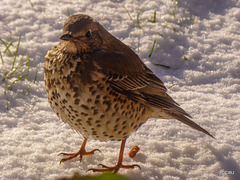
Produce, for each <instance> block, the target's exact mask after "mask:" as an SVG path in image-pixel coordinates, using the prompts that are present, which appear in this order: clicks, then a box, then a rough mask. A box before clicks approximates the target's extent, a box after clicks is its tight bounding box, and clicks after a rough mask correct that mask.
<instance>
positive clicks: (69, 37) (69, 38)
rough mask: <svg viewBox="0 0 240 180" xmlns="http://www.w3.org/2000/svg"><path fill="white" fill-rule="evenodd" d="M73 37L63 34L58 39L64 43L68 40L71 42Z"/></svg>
mask: <svg viewBox="0 0 240 180" xmlns="http://www.w3.org/2000/svg"><path fill="white" fill-rule="evenodd" d="M72 38H73V37H72V36H71V35H70V34H68V33H66V34H63V35H62V36H61V37H60V39H61V40H64V41H69V40H71V39H72Z"/></svg>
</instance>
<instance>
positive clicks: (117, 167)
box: [88, 139, 141, 173]
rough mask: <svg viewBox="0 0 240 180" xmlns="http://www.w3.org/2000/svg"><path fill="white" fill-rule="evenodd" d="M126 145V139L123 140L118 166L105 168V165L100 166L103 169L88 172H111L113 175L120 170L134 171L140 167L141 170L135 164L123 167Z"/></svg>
mask: <svg viewBox="0 0 240 180" xmlns="http://www.w3.org/2000/svg"><path fill="white" fill-rule="evenodd" d="M125 143H126V139H124V140H122V143H121V148H120V152H119V158H118V162H117V165H116V166H113V167H109V166H105V165H103V164H99V165H100V166H102V168H103V169H88V171H92V172H106V171H111V172H113V173H117V172H118V170H119V169H120V168H125V169H133V168H134V167H138V168H139V169H141V168H140V166H139V165H136V164H134V165H123V164H122V160H123V152H124V147H125Z"/></svg>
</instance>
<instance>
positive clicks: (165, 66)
mask: <svg viewBox="0 0 240 180" xmlns="http://www.w3.org/2000/svg"><path fill="white" fill-rule="evenodd" d="M154 65H155V66H161V67H164V68H167V69H171V67H170V66H167V65H164V64H154Z"/></svg>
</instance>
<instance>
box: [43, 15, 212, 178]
mask: <svg viewBox="0 0 240 180" xmlns="http://www.w3.org/2000/svg"><path fill="white" fill-rule="evenodd" d="M60 40H61V41H60V42H59V43H57V44H56V45H54V46H53V47H52V48H51V49H50V50H49V51H48V52H47V55H46V56H45V62H44V82H45V88H46V92H47V97H48V101H49V103H50V106H51V107H52V109H53V111H54V112H55V113H56V115H57V116H58V117H59V118H60V119H61V120H62V121H63V122H65V123H67V124H68V125H69V126H70V127H71V128H72V129H73V130H75V131H76V132H77V133H79V134H81V135H82V136H83V138H84V140H83V143H82V145H81V147H80V150H79V151H78V152H77V153H61V154H62V155H64V156H65V158H63V159H62V160H61V161H60V162H61V163H62V162H65V161H68V160H70V159H73V158H76V157H78V156H79V158H80V160H81V159H82V157H83V156H85V155H92V154H94V152H96V151H100V150H99V149H94V150H92V151H86V149H85V147H86V143H87V140H88V139H94V140H99V141H121V146H120V151H119V157H118V161H117V163H116V165H115V166H112V167H110V166H106V165H103V164H100V165H101V168H91V169H89V171H92V172H105V171H111V172H113V173H117V172H118V171H119V169H121V168H125V169H133V168H134V167H139V168H140V166H138V165H136V164H133V165H124V164H123V163H122V161H123V153H124V148H125V143H126V140H127V138H128V137H129V136H130V134H131V133H132V132H135V131H137V129H139V127H140V126H141V125H142V124H143V123H145V122H146V121H147V120H148V119H149V118H158V119H176V120H178V121H180V122H182V123H184V124H186V125H188V126H190V127H192V128H193V129H196V130H198V131H201V132H203V133H205V134H207V135H209V136H210V137H213V136H212V135H211V134H210V133H209V132H208V131H206V130H205V129H204V128H202V127H201V126H199V125H198V124H196V123H195V122H193V120H192V117H191V116H190V115H189V114H188V113H187V112H186V111H185V110H183V109H182V108H181V107H180V105H179V104H178V103H177V102H175V101H174V100H173V99H172V98H171V97H170V96H169V95H168V93H167V88H166V87H165V85H164V84H163V82H162V81H161V80H160V79H159V78H158V77H157V76H156V75H155V74H154V73H153V72H152V71H151V70H150V69H149V68H148V67H147V66H146V65H145V64H144V63H143V62H142V61H141V59H140V58H139V56H138V55H137V54H136V53H135V52H134V51H133V50H132V49H131V48H130V47H128V46H127V45H125V44H124V43H123V42H121V41H120V40H118V39H117V38H115V37H114V36H113V35H112V34H111V33H109V32H108V31H107V30H106V29H105V28H104V27H103V26H102V25H101V24H100V23H99V22H98V21H96V20H95V19H93V18H92V17H90V16H88V15H85V14H75V15H72V16H70V17H69V18H68V19H67V20H66V21H65V23H64V25H63V34H62V35H61V37H60ZM213 138H214V137H213Z"/></svg>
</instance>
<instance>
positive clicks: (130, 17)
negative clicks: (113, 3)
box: [122, 5, 133, 21]
mask: <svg viewBox="0 0 240 180" xmlns="http://www.w3.org/2000/svg"><path fill="white" fill-rule="evenodd" d="M122 7H123V8H124V9H125V11H126V12H127V14H128V16H129V18H130V19H131V20H132V21H133V18H132V16H131V15H130V13H129V11H128V10H127V8H126V7H125V6H124V5H122Z"/></svg>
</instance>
